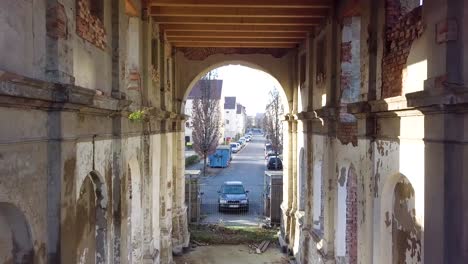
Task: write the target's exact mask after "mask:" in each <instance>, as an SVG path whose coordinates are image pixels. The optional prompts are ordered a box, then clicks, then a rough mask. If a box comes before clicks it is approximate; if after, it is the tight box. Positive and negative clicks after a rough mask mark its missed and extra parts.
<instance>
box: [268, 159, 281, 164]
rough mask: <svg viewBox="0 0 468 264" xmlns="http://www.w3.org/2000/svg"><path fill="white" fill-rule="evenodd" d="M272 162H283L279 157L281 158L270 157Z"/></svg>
mask: <svg viewBox="0 0 468 264" xmlns="http://www.w3.org/2000/svg"><path fill="white" fill-rule="evenodd" d="M270 163H278V164H281V159H279V158H270Z"/></svg>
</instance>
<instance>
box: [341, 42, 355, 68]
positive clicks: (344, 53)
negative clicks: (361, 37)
mask: <svg viewBox="0 0 468 264" xmlns="http://www.w3.org/2000/svg"><path fill="white" fill-rule="evenodd" d="M351 48H352V45H351V41H348V42H342V43H341V62H349V63H351V59H352V58H353V55H352V54H351Z"/></svg>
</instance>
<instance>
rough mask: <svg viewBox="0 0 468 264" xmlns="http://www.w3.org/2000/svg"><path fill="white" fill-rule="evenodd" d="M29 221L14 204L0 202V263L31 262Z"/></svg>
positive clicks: (31, 248) (31, 246) (32, 250)
mask: <svg viewBox="0 0 468 264" xmlns="http://www.w3.org/2000/svg"><path fill="white" fill-rule="evenodd" d="M33 260H34V249H33V243H32V237H31V231H30V226H29V223H28V221H27V219H26V217H25V215H24V214H23V212H21V211H20V209H18V208H17V207H16V206H14V205H13V204H10V203H5V202H0V263H19V264H23V263H24V264H26V263H33Z"/></svg>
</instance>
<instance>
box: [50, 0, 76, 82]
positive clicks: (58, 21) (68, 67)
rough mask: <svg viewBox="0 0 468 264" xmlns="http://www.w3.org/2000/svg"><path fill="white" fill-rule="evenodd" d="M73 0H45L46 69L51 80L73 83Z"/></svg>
mask: <svg viewBox="0 0 468 264" xmlns="http://www.w3.org/2000/svg"><path fill="white" fill-rule="evenodd" d="M74 5H75V2H74V1H65V0H47V11H46V31H47V38H46V54H47V57H46V69H45V76H46V78H47V79H48V80H49V81H51V82H57V83H64V84H74V83H75V78H74V77H73V38H72V37H71V36H72V34H70V32H75V17H74V12H73V10H74V9H75V6H74Z"/></svg>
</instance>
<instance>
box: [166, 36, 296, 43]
mask: <svg viewBox="0 0 468 264" xmlns="http://www.w3.org/2000/svg"><path fill="white" fill-rule="evenodd" d="M168 41H169V42H171V43H172V42H197V43H207V42H208V43H209V42H217V43H223V42H226V43H229V42H236V43H300V42H301V39H290V38H256V39H253V38H229V39H226V38H217V37H209V38H189V39H187V38H178V37H170V38H169V37H168Z"/></svg>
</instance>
